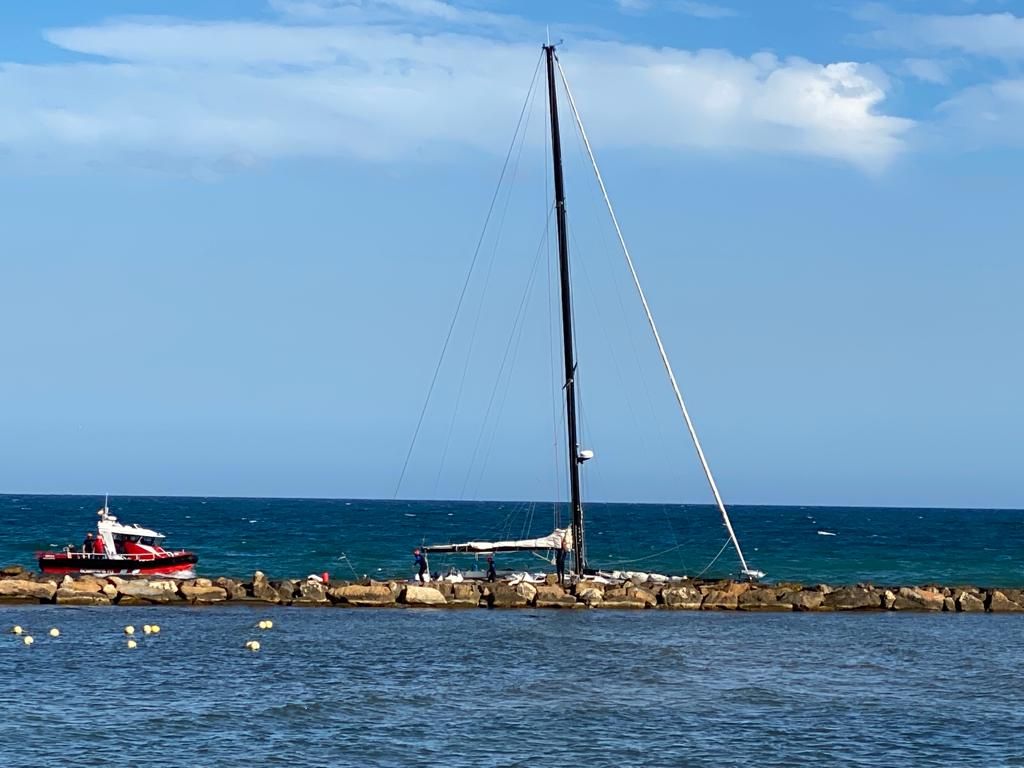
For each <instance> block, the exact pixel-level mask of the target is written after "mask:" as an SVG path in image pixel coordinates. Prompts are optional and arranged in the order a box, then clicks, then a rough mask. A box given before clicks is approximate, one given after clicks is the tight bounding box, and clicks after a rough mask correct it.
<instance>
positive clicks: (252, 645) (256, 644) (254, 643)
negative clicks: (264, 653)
mask: <svg viewBox="0 0 1024 768" xmlns="http://www.w3.org/2000/svg"><path fill="white" fill-rule="evenodd" d="M259 649H260V641H259V640H250V641H249V650H250V651H258V650H259Z"/></svg>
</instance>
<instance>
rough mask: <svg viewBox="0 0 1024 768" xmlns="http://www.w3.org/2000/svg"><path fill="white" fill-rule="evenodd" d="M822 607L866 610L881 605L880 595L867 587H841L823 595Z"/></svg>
mask: <svg viewBox="0 0 1024 768" xmlns="http://www.w3.org/2000/svg"><path fill="white" fill-rule="evenodd" d="M821 607H822V608H824V609H826V610H832V611H866V610H877V609H880V608H881V607H882V596H881V595H879V594H878V593H877V592H876V591H875V590H874V589H868V588H867V587H841V588H840V589H837V590H834V591H832V592H829V593H828V594H827V595H825V600H824V602H823V603H822V606H821Z"/></svg>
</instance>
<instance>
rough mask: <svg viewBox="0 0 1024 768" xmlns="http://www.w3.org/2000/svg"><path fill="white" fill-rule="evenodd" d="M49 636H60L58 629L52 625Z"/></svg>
mask: <svg viewBox="0 0 1024 768" xmlns="http://www.w3.org/2000/svg"><path fill="white" fill-rule="evenodd" d="M50 637H60V630H59V629H57V628H56V627H54V628H53V629H51V630H50Z"/></svg>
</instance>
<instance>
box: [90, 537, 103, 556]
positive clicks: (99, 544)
mask: <svg viewBox="0 0 1024 768" xmlns="http://www.w3.org/2000/svg"><path fill="white" fill-rule="evenodd" d="M94 541H95V543H94V544H93V552H95V553H96V554H97V555H102V554H103V553H104V551H105V548H106V545H105V544H104V543H103V537H102V536H97V537H96V538H95V540H94Z"/></svg>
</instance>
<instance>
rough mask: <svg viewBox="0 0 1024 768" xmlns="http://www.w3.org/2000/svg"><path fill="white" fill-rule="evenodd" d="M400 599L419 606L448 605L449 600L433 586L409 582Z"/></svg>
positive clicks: (407, 603)
mask: <svg viewBox="0 0 1024 768" xmlns="http://www.w3.org/2000/svg"><path fill="white" fill-rule="evenodd" d="M398 599H399V601H400V602H402V603H405V604H406V605H418V606H432V605H446V604H447V602H448V601H447V600H445V599H444V595H442V594H441V593H440V592H438V591H437V590H436V589H434V588H433V587H418V586H416V585H415V584H407V585H406V587H405V589H403V590H402V593H401V595H399V598H398Z"/></svg>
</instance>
